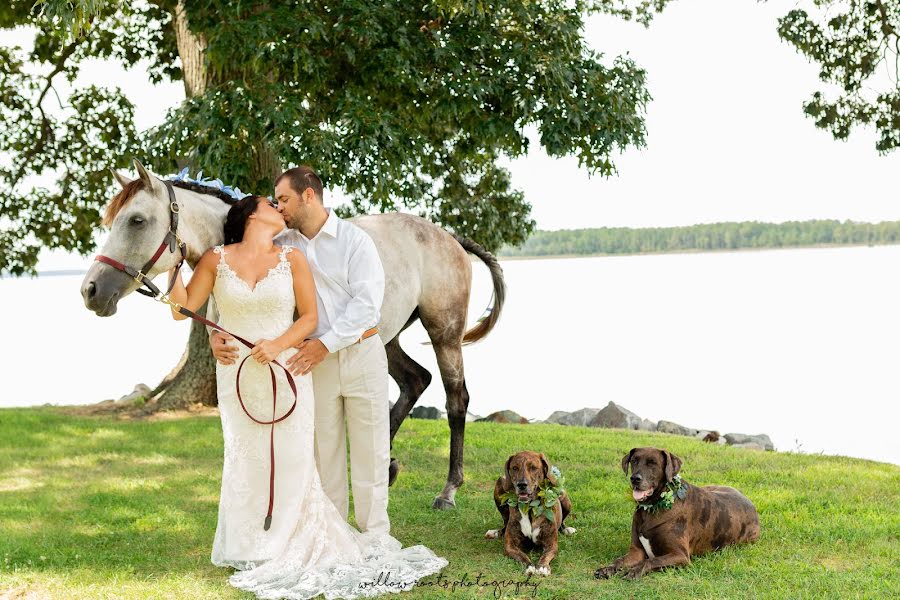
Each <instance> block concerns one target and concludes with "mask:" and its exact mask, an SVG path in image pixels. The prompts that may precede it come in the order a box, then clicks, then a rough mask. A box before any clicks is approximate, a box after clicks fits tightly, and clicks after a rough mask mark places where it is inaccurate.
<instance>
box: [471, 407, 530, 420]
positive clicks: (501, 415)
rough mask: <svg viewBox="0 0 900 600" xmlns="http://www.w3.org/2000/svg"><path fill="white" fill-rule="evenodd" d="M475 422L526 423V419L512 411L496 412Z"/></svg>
mask: <svg viewBox="0 0 900 600" xmlns="http://www.w3.org/2000/svg"><path fill="white" fill-rule="evenodd" d="M476 421H479V422H491V423H528V419H526V418H525V417H523V416H522V415H520V414H519V413H517V412H515V411H512V410H498V411H497V412H494V413H491V414H489V415H488V416H486V417H482V418H480V419H476Z"/></svg>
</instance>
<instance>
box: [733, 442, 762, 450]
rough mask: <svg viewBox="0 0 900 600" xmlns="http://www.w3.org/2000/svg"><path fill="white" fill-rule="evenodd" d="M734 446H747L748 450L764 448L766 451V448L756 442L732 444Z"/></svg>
mask: <svg viewBox="0 0 900 600" xmlns="http://www.w3.org/2000/svg"><path fill="white" fill-rule="evenodd" d="M731 446H732V447H733V448H745V449H747V450H762V451H765V448H764V447H763V446H761V445H760V444H757V443H756V442H743V443H741V444H731Z"/></svg>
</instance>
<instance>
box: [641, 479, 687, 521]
mask: <svg viewBox="0 0 900 600" xmlns="http://www.w3.org/2000/svg"><path fill="white" fill-rule="evenodd" d="M687 488H688V486H687V484H686V483H685V482H683V481H681V475H676V476H675V477H673V478H672V481H670V482H669V483H667V484H666V490H665V491H664V492H663V493H662V494H660V495H659V500H657V501H656V502H654V503H653V504H638V507H639V508H643V509H644V510H646V511H647V512H649V513H651V514H652V513H655V512H659V511H661V510H669V509H670V508H672V506H674V505H675V498H678V499H679V500H684V497H685V496H687Z"/></svg>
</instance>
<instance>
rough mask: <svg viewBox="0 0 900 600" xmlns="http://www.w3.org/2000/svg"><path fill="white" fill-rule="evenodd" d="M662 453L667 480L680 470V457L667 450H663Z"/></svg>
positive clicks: (670, 479)
mask: <svg viewBox="0 0 900 600" xmlns="http://www.w3.org/2000/svg"><path fill="white" fill-rule="evenodd" d="M662 455H663V460H664V461H665V463H666V481H667V482H669V481H672V478H673V477H675V476H676V475H678V472H679V471H681V459H680V458H678V457H677V456H675V455H674V454H672V453H671V452H669V451H668V450H663V451H662Z"/></svg>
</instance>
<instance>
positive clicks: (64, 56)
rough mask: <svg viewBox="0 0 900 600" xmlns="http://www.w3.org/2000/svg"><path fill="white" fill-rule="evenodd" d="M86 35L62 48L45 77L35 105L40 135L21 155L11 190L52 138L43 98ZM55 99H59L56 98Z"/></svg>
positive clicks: (51, 128)
mask: <svg viewBox="0 0 900 600" xmlns="http://www.w3.org/2000/svg"><path fill="white" fill-rule="evenodd" d="M88 35H90V34H88ZM88 35H85V36H82V37H80V38H78V39H76V40H74V41H73V42H71V43H70V44H69V45H68V46H66V47H65V48H63V51H62V52H61V53H60V55H59V58H58V59H57V61H56V62H55V63H53V70H52V71H50V73H48V74H47V75H46V80H47V83H46V85H45V86H44V89H43V90H42V91H41V94H40V96H38V99H37V103H36V104H35V108H36V109H37V110H38V112H40V113H41V135H40V137H39V138H38V139H37V141H36V142H35V144H34V146H32V147H31V148H29V149H28V150H27V151H26V152H25V153H24V154H23V155H22V157H21V159H20V163H19V168H18V170H17V172H16V176H15V177H13V179H12V186H11V188H12V189H15V187H16V186H17V185H18V184H19V182H20V181H21V179H22V177H23V176H24V175H25V170H26V169H27V166H28V164H29V162H30V161H31V159H32V158H34V156H35V155H37V153H38V152H40V151H41V150H43V149H44V148H45V147H46V146H47V143H48V142H49V141H50V138H51V137H52V136H53V127H52V125H51V124H50V119H49V118H47V113H45V112H44V107H43V106H42V105H43V103H44V98H46V97H47V94H48V93H49V92H50V90H51V89H53V91H54V93H55V92H56V90H55V88H53V78H54V77H56V76H57V75H59V74H60V73H61V72H62V71H63V70H64V69H65V68H66V61H67V60H69V58H70V57H71V56H72V54H74V53H75V50H77V49H78V46H79V44H81V43H82V42H84V40H86V39H87V37H88ZM57 99H59V97H58V96H57Z"/></svg>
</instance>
